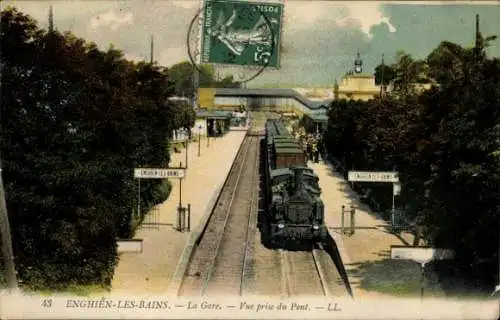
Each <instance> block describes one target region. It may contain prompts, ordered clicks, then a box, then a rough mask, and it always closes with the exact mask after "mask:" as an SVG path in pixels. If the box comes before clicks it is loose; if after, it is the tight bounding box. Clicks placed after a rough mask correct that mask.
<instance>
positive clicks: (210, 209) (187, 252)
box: [169, 138, 246, 296]
mask: <svg viewBox="0 0 500 320" xmlns="http://www.w3.org/2000/svg"><path fill="white" fill-rule="evenodd" d="M245 139H246V138H245ZM243 142H245V140H243V141H242V143H241V144H240V146H239V147H238V151H237V152H236V156H235V158H234V161H233V163H232V164H231V168H230V169H229V171H228V173H227V175H226V178H225V179H224V182H223V183H221V184H220V185H219V186H218V187H217V189H216V190H215V192H214V196H213V197H212V199H210V202H209V204H208V205H207V209H206V210H205V212H204V214H203V216H202V218H201V222H200V224H198V226H197V228H196V229H195V230H194V231H193V232H192V233H191V234H190V236H189V239H188V243H187V245H186V246H185V247H184V250H183V252H182V254H181V259H180V261H179V263H178V264H177V267H176V270H175V272H174V276H173V278H172V281H171V283H170V289H169V291H170V292H172V293H173V294H174V295H175V296H179V293H180V290H181V288H182V285H183V282H184V277H185V275H186V273H187V270H188V268H189V262H190V261H191V259H192V257H193V254H194V251H195V248H196V246H197V245H198V244H199V243H200V241H201V238H203V235H204V234H205V231H206V229H207V227H208V222H209V221H210V218H211V217H212V214H213V213H214V210H215V208H216V206H217V204H218V202H219V199H220V198H221V195H222V193H223V192H222V191H223V190H224V188H225V187H226V185H227V184H228V181H229V177H230V175H231V172H232V171H234V167H235V166H236V159H237V158H238V155H239V154H240V153H241V152H242V150H243Z"/></svg>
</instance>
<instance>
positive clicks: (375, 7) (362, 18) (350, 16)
mask: <svg viewBox="0 0 500 320" xmlns="http://www.w3.org/2000/svg"><path fill="white" fill-rule="evenodd" d="M345 7H346V9H347V16H345V17H342V18H340V19H337V20H336V23H337V25H338V26H341V27H342V26H346V25H350V23H349V22H350V21H356V22H357V23H358V24H359V26H360V28H361V30H362V31H363V33H364V34H366V35H367V36H368V37H369V38H372V37H373V34H372V32H371V28H372V27H373V26H377V25H379V24H386V25H387V26H388V27H389V31H390V32H396V28H395V27H394V25H392V24H391V21H390V18H389V17H386V16H384V14H383V12H382V10H381V5H380V4H376V3H372V2H370V3H363V2H360V3H352V4H348V5H345Z"/></svg>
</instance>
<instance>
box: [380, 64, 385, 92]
mask: <svg viewBox="0 0 500 320" xmlns="http://www.w3.org/2000/svg"><path fill="white" fill-rule="evenodd" d="M384 76H385V63H384V54H382V75H381V77H382V79H381V80H380V97H381V98H383V97H384V94H385V88H384Z"/></svg>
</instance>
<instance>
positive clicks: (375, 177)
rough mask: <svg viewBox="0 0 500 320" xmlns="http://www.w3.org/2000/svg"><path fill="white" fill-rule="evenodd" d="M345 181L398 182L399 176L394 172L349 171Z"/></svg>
mask: <svg viewBox="0 0 500 320" xmlns="http://www.w3.org/2000/svg"><path fill="white" fill-rule="evenodd" d="M347 180H348V181H352V182H392V183H395V182H399V175H398V173H397V172H394V171H349V172H348V173H347Z"/></svg>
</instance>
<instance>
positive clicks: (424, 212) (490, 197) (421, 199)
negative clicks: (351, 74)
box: [325, 35, 500, 288]
mask: <svg viewBox="0 0 500 320" xmlns="http://www.w3.org/2000/svg"><path fill="white" fill-rule="evenodd" d="M478 40H479V41H478V44H477V46H476V47H475V48H463V47H461V46H459V45H457V44H453V43H450V42H443V43H441V44H440V45H439V46H438V47H437V48H436V49H435V50H434V51H433V52H432V53H431V54H430V55H429V56H428V57H427V58H426V59H425V60H420V61H419V60H414V59H413V58H412V57H411V56H410V55H408V54H404V53H401V54H399V58H398V61H397V62H396V63H395V64H393V65H390V66H387V65H381V66H379V67H378V68H377V70H376V78H377V82H378V83H383V84H385V85H388V84H390V86H389V87H391V88H392V91H390V92H387V93H385V94H382V96H378V97H376V98H374V99H372V100H370V101H366V102H363V101H346V100H340V101H334V102H333V103H332V105H331V108H330V110H329V123H328V128H327V131H326V133H325V141H326V147H327V149H328V152H329V154H331V155H332V156H334V157H335V158H336V159H338V160H340V161H341V162H342V163H343V165H344V166H345V167H346V168H347V169H349V170H350V169H356V170H370V171H379V170H380V171H392V170H397V171H398V172H399V175H400V181H401V183H402V186H403V187H402V193H401V196H400V197H399V199H398V200H399V205H400V207H401V208H402V209H404V212H405V214H406V215H407V217H409V218H410V219H412V220H413V221H416V223H417V225H418V226H419V228H417V230H419V232H418V233H420V232H421V234H420V235H421V236H423V237H425V239H426V240H427V242H428V243H429V244H430V245H434V246H438V247H445V248H451V249H454V250H455V251H456V260H455V262H456V265H457V266H458V267H459V268H458V269H459V270H461V271H463V272H464V275H467V276H470V278H471V279H474V280H477V281H480V282H481V283H488V284H489V285H490V286H491V285H492V284H493V283H496V281H497V279H496V275H497V270H498V261H499V260H498V254H499V253H498V252H499V247H498V243H499V238H498V237H499V232H500V229H499V221H500V215H499V209H500V206H499V205H500V193H499V192H498V191H499V189H498V186H499V185H500V170H499V169H500V153H499V150H500V125H499V124H500V60H499V59H496V58H495V59H493V58H489V57H487V55H486V53H485V48H486V46H487V45H488V43H489V41H491V40H494V37H489V38H486V39H483V38H482V37H481V36H480V35H479V39H478ZM382 79H384V80H382ZM419 83H429V87H428V88H422V86H421V85H419ZM425 89H426V90H425ZM365 186H366V187H370V188H373V189H374V190H375V191H377V189H378V190H379V191H380V190H383V192H382V193H380V192H379V193H378V194H379V195H380V194H383V193H385V195H386V196H387V200H386V204H388V205H389V206H390V204H389V203H390V197H391V194H392V186H390V187H389V188H388V189H387V187H386V189H384V187H383V186H377V185H370V186H368V185H365ZM375 191H374V193H373V194H374V195H375V196H377V192H375ZM379 200H380V197H379ZM381 202H383V201H381ZM418 233H417V235H416V238H417V239H418V238H419V236H420V235H419V234H418ZM416 243H417V241H416ZM490 288H491V287H490Z"/></svg>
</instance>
